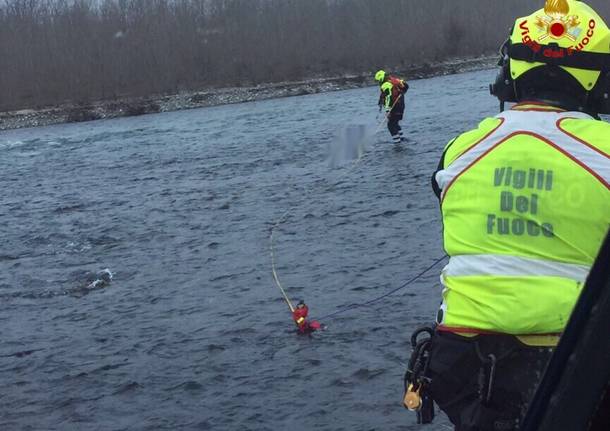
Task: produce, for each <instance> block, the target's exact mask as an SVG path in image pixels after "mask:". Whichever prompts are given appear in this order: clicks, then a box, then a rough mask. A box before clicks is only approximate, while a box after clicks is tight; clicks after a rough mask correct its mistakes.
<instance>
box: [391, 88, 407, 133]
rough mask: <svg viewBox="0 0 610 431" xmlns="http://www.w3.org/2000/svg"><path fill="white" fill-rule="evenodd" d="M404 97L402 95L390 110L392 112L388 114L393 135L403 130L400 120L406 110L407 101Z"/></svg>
mask: <svg viewBox="0 0 610 431" xmlns="http://www.w3.org/2000/svg"><path fill="white" fill-rule="evenodd" d="M403 99H404V97H401V98H400V100H398V102H396V105H395V106H394V107H393V108H392V111H390V114H389V115H388V130H389V131H390V135H392V136H393V137H394V136H396V135H398V134H399V133H400V131H401V130H402V128H401V127H400V124H398V122H399V121H401V120H402V117H403V114H404V112H405V102H404V100H403Z"/></svg>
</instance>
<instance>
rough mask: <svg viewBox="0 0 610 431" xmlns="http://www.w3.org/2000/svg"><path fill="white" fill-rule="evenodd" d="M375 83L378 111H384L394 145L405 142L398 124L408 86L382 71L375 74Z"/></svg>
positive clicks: (401, 80)
mask: <svg viewBox="0 0 610 431" xmlns="http://www.w3.org/2000/svg"><path fill="white" fill-rule="evenodd" d="M375 81H376V82H377V83H378V84H379V88H380V89H381V94H380V95H379V110H380V111H381V110H382V109H385V112H386V115H387V119H388V130H389V131H390V135H392V140H393V141H394V143H395V144H399V143H400V142H402V141H404V140H405V137H404V135H403V133H402V128H401V127H400V124H399V122H400V121H401V120H402V117H403V114H404V112H405V94H406V93H407V90H408V89H409V84H407V82H406V81H405V80H403V79H400V78H397V77H395V76H391V75H388V74H387V73H386V72H385V71H384V70H380V71H378V72H377V73H376V74H375Z"/></svg>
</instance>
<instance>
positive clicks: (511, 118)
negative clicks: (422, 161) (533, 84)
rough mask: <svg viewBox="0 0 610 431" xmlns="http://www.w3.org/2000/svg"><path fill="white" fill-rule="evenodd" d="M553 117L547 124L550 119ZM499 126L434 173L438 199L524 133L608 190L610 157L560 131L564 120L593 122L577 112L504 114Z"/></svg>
mask: <svg viewBox="0 0 610 431" xmlns="http://www.w3.org/2000/svg"><path fill="white" fill-rule="evenodd" d="M550 116H553V117H554V118H553V119H552V121H550V119H549V117H550ZM496 118H500V119H501V120H502V123H501V124H500V125H499V126H498V127H497V128H496V129H495V130H493V131H492V132H491V133H490V134H488V135H487V136H486V137H484V138H483V140H481V141H480V142H478V143H476V144H475V145H473V146H472V147H470V148H469V149H468V150H467V151H466V152H465V153H464V154H462V155H461V156H460V157H459V158H458V159H457V160H455V161H454V162H453V163H452V164H451V165H449V166H448V167H447V168H446V169H443V170H441V171H439V172H438V173H437V174H436V181H437V183H438V185H439V187H440V188H441V190H442V194H441V199H442V198H444V196H445V193H446V192H447V189H448V188H449V187H451V184H452V183H453V182H454V181H455V179H456V178H457V177H458V176H459V175H460V174H461V173H462V172H464V171H465V170H467V169H468V168H469V167H470V166H471V165H472V164H474V163H476V162H477V161H478V160H479V159H480V158H481V157H483V156H485V155H486V154H487V153H488V152H489V151H491V150H492V149H493V148H495V147H496V146H498V145H500V144H501V143H503V142H504V141H506V140H508V139H510V138H511V137H513V136H516V135H519V134H523V135H530V136H533V137H535V138H538V139H540V140H542V141H544V142H546V143H547V144H549V145H551V146H553V147H555V148H556V149H557V150H559V151H561V152H562V153H563V154H565V155H566V156H568V157H569V158H570V159H572V160H574V161H575V162H576V163H578V164H579V165H580V166H581V167H583V168H584V169H586V170H587V171H588V172H589V173H591V174H592V175H593V176H595V177H596V178H597V179H598V180H599V181H600V182H601V183H602V184H604V185H605V186H606V187H607V188H608V189H610V163H608V161H609V159H610V156H609V155H608V154H605V153H603V152H601V151H599V150H597V149H595V148H593V147H591V146H589V145H588V144H587V143H585V142H583V141H581V140H579V139H577V138H576V137H574V136H572V135H571V134H569V133H568V132H565V131H564V130H563V129H562V128H561V122H562V121H563V120H567V119H577V118H581V119H592V117H590V116H589V115H587V114H583V113H580V112H561V113H554V112H532V111H506V112H503V113H501V114H500V115H498V116H497V117H496Z"/></svg>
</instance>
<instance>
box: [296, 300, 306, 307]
mask: <svg viewBox="0 0 610 431" xmlns="http://www.w3.org/2000/svg"><path fill="white" fill-rule="evenodd" d="M305 307H307V304H305V302H303V300H302V299H301V300H300V301H299V303H298V304H297V308H305Z"/></svg>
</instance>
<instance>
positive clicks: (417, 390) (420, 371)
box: [403, 326, 434, 424]
mask: <svg viewBox="0 0 610 431" xmlns="http://www.w3.org/2000/svg"><path fill="white" fill-rule="evenodd" d="M422 334H427V335H428V336H427V337H421V338H420V335H422ZM433 337H434V328H431V327H427V326H424V327H421V328H419V329H418V330H416V331H415V332H414V333H413V335H412V336H411V348H412V353H411V358H410V359H409V365H408V367H407V371H406V373H405V377H404V386H405V396H404V399H403V405H404V406H405V408H407V409H409V410H411V411H415V412H417V423H418V424H429V423H431V422H432V420H433V419H434V403H433V401H432V397H431V396H430V394H429V393H428V391H427V390H426V389H427V387H428V385H430V382H431V379H430V377H429V376H428V370H429V367H430V346H431V343H432V338H433Z"/></svg>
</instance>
